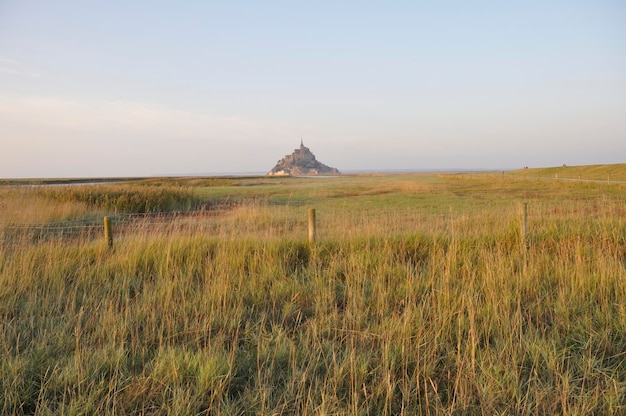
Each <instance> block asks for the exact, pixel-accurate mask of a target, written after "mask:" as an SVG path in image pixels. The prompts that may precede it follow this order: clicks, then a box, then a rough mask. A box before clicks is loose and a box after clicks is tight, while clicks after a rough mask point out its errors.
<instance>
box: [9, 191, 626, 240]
mask: <svg viewBox="0 0 626 416" xmlns="http://www.w3.org/2000/svg"><path fill="white" fill-rule="evenodd" d="M485 207H486V205H485V204H481V205H479V206H477V207H471V206H464V207H463V210H454V211H453V210H452V208H451V209H450V211H449V212H441V211H440V210H435V209H430V210H428V209H426V208H425V207H405V208H399V207H387V208H385V207H382V208H375V207H372V208H367V207H365V208H363V207H361V208H352V209H322V210H320V211H318V215H313V217H312V218H313V221H314V223H313V224H311V216H310V213H309V216H307V212H306V211H304V210H303V207H290V208H285V207H281V208H280V209H278V210H277V209H274V207H272V206H266V205H258V206H243V205H242V206H237V207H233V206H228V207H214V208H213V209H211V210H197V211H174V212H161V213H142V214H137V213H114V214H110V215H109V216H108V218H109V221H110V224H111V226H112V235H109V237H108V238H107V236H106V234H105V229H106V226H105V224H104V222H103V216H96V215H91V216H89V217H87V218H80V219H74V220H68V221H59V222H51V223H46V224H19V225H5V226H3V227H0V233H1V235H0V237H1V240H0V241H2V242H3V243H4V244H5V246H7V245H9V246H13V247H22V246H27V245H29V244H33V243H37V242H46V241H85V242H88V241H94V240H98V239H101V240H107V239H108V240H111V242H110V244H112V241H113V240H119V239H120V238H124V237H128V236H139V237H141V236H145V237H152V236H163V237H168V236H189V235H205V236H211V237H216V238H228V239H233V238H244V237H254V238H261V239H285V238H290V239H293V238H297V239H300V238H301V239H306V238H307V230H308V238H309V240H315V239H337V238H339V239H341V238H354V237H367V236H375V235H391V234H394V235H400V234H410V233H419V232H423V233H428V234H439V235H470V234H473V235H478V234H493V233H498V232H519V233H520V235H521V236H522V238H525V236H526V235H527V234H532V233H533V232H539V230H542V229H543V230H547V229H550V227H552V226H553V225H554V224H555V223H558V222H559V221H560V222H561V224H560V225H559V226H560V227H563V226H564V223H563V221H568V220H573V219H577V220H581V221H584V222H585V223H586V224H591V226H592V227H593V226H595V225H597V224H600V223H602V222H604V223H607V222H608V223H610V224H612V225H617V226H618V228H619V227H622V226H623V223H624V219H625V218H626V204H622V203H614V202H609V201H598V200H589V201H578V202H577V203H575V204H572V205H567V206H564V205H562V204H560V202H559V201H558V200H555V201H545V202H537V201H535V202H533V203H526V202H524V203H512V204H509V203H507V204H506V205H502V206H500V207H498V208H495V207H491V206H490V207H489V209H487V210H485ZM594 222H595V223H594ZM578 224H580V222H578ZM593 224H595V225H593ZM311 227H313V228H311ZM620 229H621V228H620ZM516 230H517V231H516Z"/></svg>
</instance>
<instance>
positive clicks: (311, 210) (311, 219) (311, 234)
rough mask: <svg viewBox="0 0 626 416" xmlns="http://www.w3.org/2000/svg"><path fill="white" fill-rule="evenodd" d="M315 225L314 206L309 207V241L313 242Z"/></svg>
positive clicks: (315, 232)
mask: <svg viewBox="0 0 626 416" xmlns="http://www.w3.org/2000/svg"><path fill="white" fill-rule="evenodd" d="M316 234H317V226H316V224H315V208H309V243H310V244H315V239H316Z"/></svg>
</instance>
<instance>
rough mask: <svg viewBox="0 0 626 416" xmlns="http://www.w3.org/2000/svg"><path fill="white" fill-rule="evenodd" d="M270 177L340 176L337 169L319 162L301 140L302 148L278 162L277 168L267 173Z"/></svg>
mask: <svg viewBox="0 0 626 416" xmlns="http://www.w3.org/2000/svg"><path fill="white" fill-rule="evenodd" d="M267 174H268V175H269V176H311V175H340V174H341V172H339V171H338V170H337V169H335V168H331V167H330V166H326V165H325V164H323V163H320V162H318V160H317V159H316V158H315V155H314V154H313V153H311V151H310V150H309V148H308V147H305V146H304V142H303V141H302V140H300V148H299V149H295V150H294V151H293V153H292V154H290V155H287V156H285V157H284V158H282V159H281V160H279V161H278V163H277V164H276V166H274V168H273V169H272V170H270V171H269V172H268V173H267Z"/></svg>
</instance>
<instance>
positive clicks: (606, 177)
mask: <svg viewBox="0 0 626 416" xmlns="http://www.w3.org/2000/svg"><path fill="white" fill-rule="evenodd" d="M512 174H516V175H518V176H519V175H524V176H527V177H528V178H534V177H539V178H551V179H552V178H557V177H558V178H562V179H574V180H577V179H581V180H595V181H607V182H608V181H611V180H613V181H621V182H626V163H620V164H614V165H584V166H565V165H563V166H559V167H550V168H533V169H522V170H518V171H515V172H512Z"/></svg>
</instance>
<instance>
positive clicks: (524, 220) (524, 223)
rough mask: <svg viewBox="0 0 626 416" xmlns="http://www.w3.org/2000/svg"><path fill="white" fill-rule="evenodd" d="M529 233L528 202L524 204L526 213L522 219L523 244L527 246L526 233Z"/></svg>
mask: <svg viewBox="0 0 626 416" xmlns="http://www.w3.org/2000/svg"><path fill="white" fill-rule="evenodd" d="M527 231H528V202H524V212H523V217H522V243H523V244H524V246H526V233H527Z"/></svg>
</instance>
